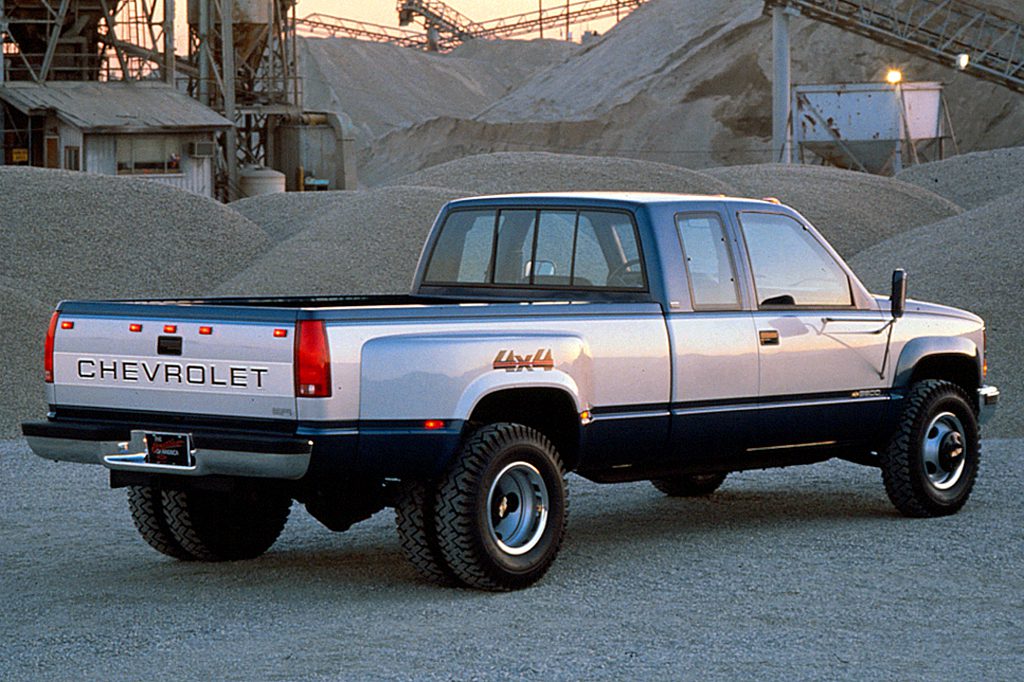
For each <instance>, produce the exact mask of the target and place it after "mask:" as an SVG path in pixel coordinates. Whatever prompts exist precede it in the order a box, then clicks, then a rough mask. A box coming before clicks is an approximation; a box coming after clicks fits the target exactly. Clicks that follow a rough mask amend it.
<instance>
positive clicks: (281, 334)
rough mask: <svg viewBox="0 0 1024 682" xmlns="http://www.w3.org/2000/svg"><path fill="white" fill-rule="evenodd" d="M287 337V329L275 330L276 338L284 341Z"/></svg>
mask: <svg viewBox="0 0 1024 682" xmlns="http://www.w3.org/2000/svg"><path fill="white" fill-rule="evenodd" d="M286 336H288V330H287V329H275V330H274V338H278V339H283V338H284V337H286Z"/></svg>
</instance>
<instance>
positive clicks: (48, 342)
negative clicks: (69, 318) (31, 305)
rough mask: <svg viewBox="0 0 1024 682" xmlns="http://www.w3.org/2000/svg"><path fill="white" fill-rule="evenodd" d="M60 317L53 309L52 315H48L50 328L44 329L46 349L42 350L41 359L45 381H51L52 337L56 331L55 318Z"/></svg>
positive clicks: (50, 382) (49, 382)
mask: <svg viewBox="0 0 1024 682" xmlns="http://www.w3.org/2000/svg"><path fill="white" fill-rule="evenodd" d="M58 317H60V313H59V312H57V311H54V313H53V315H51V316H50V328H49V329H47V330H46V349H45V351H44V354H45V356H46V357H45V358H44V360H43V369H44V370H45V372H46V383H48V384H52V383H53V337H54V335H55V334H56V333H57V318H58Z"/></svg>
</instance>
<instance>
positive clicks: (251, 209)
mask: <svg viewBox="0 0 1024 682" xmlns="http://www.w3.org/2000/svg"><path fill="white" fill-rule="evenodd" d="M354 194H356V192H349V191H345V192H343V191H336V192H304V193H302V194H295V193H291V192H289V193H285V192H279V193H277V194H263V195H260V196H257V197H250V198H248V199H240V200H238V201H235V202H232V203H231V208H233V209H234V210H236V211H238V212H239V213H241V214H242V215H243V216H245V217H246V218H248V219H249V220H251V221H252V222H254V223H256V224H257V225H259V226H260V228H261V229H262V230H263V231H264V232H266V233H267V236H268V237H270V239H271V241H273V242H274V243H277V242H282V241H284V240H285V239H288V238H289V237H291V236H294V235H295V234H296V233H298V232H301V231H302V230H304V229H306V228H307V227H309V221H310V220H311V219H312V218H314V217H315V216H318V215H320V214H322V213H325V212H326V213H329V212H330V211H333V210H335V209H337V207H338V206H339V205H341V203H342V202H344V201H345V199H346V198H347V197H350V196H353V195H354Z"/></svg>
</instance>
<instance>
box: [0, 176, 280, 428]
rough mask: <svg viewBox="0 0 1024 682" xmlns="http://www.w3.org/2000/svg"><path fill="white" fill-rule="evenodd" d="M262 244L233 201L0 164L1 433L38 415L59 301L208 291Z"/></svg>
mask: <svg viewBox="0 0 1024 682" xmlns="http://www.w3.org/2000/svg"><path fill="white" fill-rule="evenodd" d="M269 243H270V240H269V239H268V238H267V236H266V235H265V234H264V233H263V232H262V231H261V230H260V229H259V228H258V227H257V226H256V225H255V224H253V223H251V222H250V221H248V220H246V219H245V218H243V217H242V216H241V215H239V214H238V213H237V212H235V211H233V210H231V209H230V208H228V207H226V206H223V205H221V204H219V203H217V202H216V201H213V200H211V199H204V198H202V197H199V196H197V195H195V194H190V193H188V192H184V191H182V190H178V189H175V188H172V187H167V186H165V185H160V184H157V183H154V182H147V181H143V180H136V179H125V178H114V177H108V176H101V175H91V174H87V173H70V172H64V171H53V170H43V169H38V168H14V167H10V166H8V167H0V272H2V273H3V276H2V279H0V348H3V352H4V367H3V369H2V370H0V390H2V391H3V393H2V394H0V395H3V396H4V397H3V399H2V400H0V433H6V434H8V435H13V434H14V433H15V432H16V429H17V424H18V422H19V421H20V420H22V419H27V418H39V417H42V416H43V415H44V414H45V411H46V406H45V404H44V403H43V400H42V395H43V393H42V390H43V385H42V376H41V372H42V370H41V366H42V365H41V363H42V353H43V339H44V337H45V333H46V324H47V320H48V319H49V314H50V312H51V311H52V310H53V307H54V306H55V305H56V304H57V302H58V301H60V300H61V299H64V298H126V297H138V296H172V295H173V296H176V295H194V294H208V293H210V292H211V291H212V290H213V289H214V287H215V286H216V285H217V284H219V283H220V282H221V281H223V280H224V279H225V278H226V277H228V276H230V275H233V274H235V273H236V272H238V271H239V270H241V269H242V268H243V267H244V266H245V265H247V264H248V263H249V262H250V261H251V260H252V259H253V258H254V257H255V256H256V255H258V254H259V253H260V252H261V251H263V250H264V249H265V248H267V246H268V245H269Z"/></svg>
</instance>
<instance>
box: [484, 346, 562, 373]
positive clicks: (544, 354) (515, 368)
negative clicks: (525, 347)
mask: <svg viewBox="0 0 1024 682" xmlns="http://www.w3.org/2000/svg"><path fill="white" fill-rule="evenodd" d="M493 367H494V369H503V370H505V371H506V372H522V371H524V370H525V371H527V372H532V371H533V370H535V369H545V370H548V369H554V367H555V361H554V360H553V359H552V358H551V349H550V348H538V349H537V352H536V353H533V354H532V355H516V354H515V351H511V350H499V351H498V354H497V355H496V356H495V358H494V365H493Z"/></svg>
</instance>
